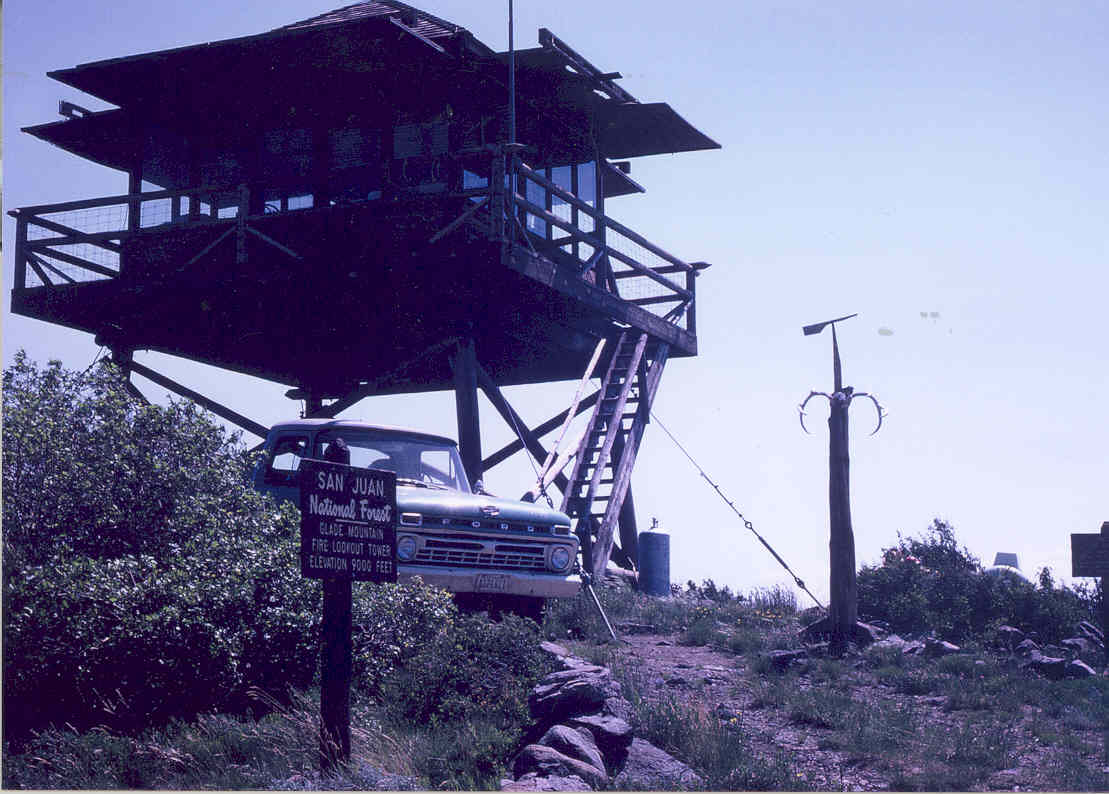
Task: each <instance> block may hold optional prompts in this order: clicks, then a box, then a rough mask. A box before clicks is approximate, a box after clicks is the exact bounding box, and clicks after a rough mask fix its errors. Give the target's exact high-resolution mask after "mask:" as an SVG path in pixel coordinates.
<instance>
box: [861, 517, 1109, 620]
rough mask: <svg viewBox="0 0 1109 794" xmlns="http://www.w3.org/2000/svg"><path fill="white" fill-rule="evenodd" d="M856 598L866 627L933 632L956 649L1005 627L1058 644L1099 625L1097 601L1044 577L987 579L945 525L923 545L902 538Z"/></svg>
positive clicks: (865, 572)
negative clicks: (1088, 623)
mask: <svg viewBox="0 0 1109 794" xmlns="http://www.w3.org/2000/svg"><path fill="white" fill-rule="evenodd" d="M858 592H859V614H860V615H861V616H862V617H863V619H869V620H882V621H885V622H886V623H888V624H889V625H890V628H891V629H893V630H894V631H899V632H906V633H916V634H923V633H926V632H930V631H934V632H935V633H936V634H937V635H939V636H942V637H944V638H947V639H950V640H953V641H956V642H957V641H960V640H965V639H967V638H968V637H973V636H981V635H983V634H988V632H989V630H990V629H991V628H993V627H996V626H998V625H1001V624H1008V625H1011V626H1015V627H1017V628H1019V629H1021V630H1022V631H1024V632H1026V633H1029V634H1033V635H1035V636H1037V637H1039V638H1040V639H1042V640H1043V641H1046V642H1056V641H1058V640H1060V639H1063V638H1064V637H1067V636H1069V635H1070V633H1071V632H1073V631H1074V630H1075V627H1076V626H1077V624H1078V623H1079V622H1081V621H1083V620H1093V619H1094V617H1093V616H1094V615H1095V614H1096V612H1095V611H1094V606H1095V601H1096V599H1097V598H1099V597H1100V596H1099V595H1098V593H1097V592H1095V591H1090V590H1086V589H1083V588H1081V587H1080V588H1077V589H1072V588H1068V587H1056V586H1055V582H1054V580H1053V579H1052V577H1051V572H1050V571H1049V570H1047V569H1044V570H1042V571H1041V572H1040V576H1039V584H1038V586H1037V585H1033V584H1031V583H1029V582H1025V581H1021V580H1018V579H1015V578H1012V577H1007V576H986V575H983V573H982V565H981V563H980V562H979V560H978V558H976V557H975V556H974V555H972V554H971V553H970V552H969V551H967V549H966V548H965V547H963V548H960V547H959V544H958V542H957V541H956V540H955V532H954V529H953V528H952V527H951V526H950V525H949V524H948V523H946V522H944V521H941V520H940V519H936V520H934V521H933V522H932V524H931V526H930V527H929V528H928V529H927V531H926V532H925V533H924V535H923V536H922V537H919V538H903V537H901V536H900V534H899V535H898V543H897V545H896V546H893V547H890V548H887V549H885V550H884V551H883V553H882V561H881V563H880V564H878V565H864V566H863V567H862V569H861V570H860V571H859V574H858Z"/></svg>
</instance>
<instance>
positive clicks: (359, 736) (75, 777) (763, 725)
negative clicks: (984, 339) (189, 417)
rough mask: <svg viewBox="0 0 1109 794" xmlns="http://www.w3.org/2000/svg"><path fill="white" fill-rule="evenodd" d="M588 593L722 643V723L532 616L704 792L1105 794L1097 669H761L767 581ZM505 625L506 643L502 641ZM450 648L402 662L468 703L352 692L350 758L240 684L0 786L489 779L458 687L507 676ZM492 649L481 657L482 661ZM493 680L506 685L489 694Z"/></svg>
mask: <svg viewBox="0 0 1109 794" xmlns="http://www.w3.org/2000/svg"><path fill="white" fill-rule="evenodd" d="M599 592H600V594H601V597H602V599H603V600H604V602H605V605H606V608H607V609H608V612H609V617H610V619H612V621H613V623H616V624H619V623H620V622H628V623H636V624H646V625H650V626H652V627H653V628H654V629H655V630H656V631H658V632H659V633H670V634H672V635H673V636H674V637H675V638H676V639H677V640H678V641H679V642H682V643H687V644H689V645H698V646H704V647H711V648H713V649H715V650H716V651H718V652H720V653H723V654H729V655H732V658H733V659H734V665H735V668H736V670H737V675H741V676H742V679H740V680H739V681H737V683H736V685H735V686H734V687H733V688H732V689H731V690H729V693H728V695H726V696H724V695H721V696H720V697H727V698H728V700H729V702H730V703H731V704H734V707H733V711H732V714H730V715H729V714H726V715H725V717H723V718H722V717H720V716H718V714H717V713H716V710H715V704H716V702H718V701H714V700H713V699H712V698H713V697H715V696H711V694H710V693H711V691H712V690H711V688H705V687H699V688H697V689H696V690H694V691H690V692H681V691H673V690H671V689H668V688H667V687H665V686H664V685H661V684H659V682H658V678H659V676H658V671H652V670H650V669H649V668H647V667H646V666H645V665H643V664H642V663H641V662H639V661H633V660H632V657H630V656H628V655H626V654H625V653H624V648H623V646H622V645H621V644H619V643H614V642H610V641H609V639H608V636H607V631H606V630H605V629H604V626H603V623H601V622H600V619H599V617H598V616H597V615H596V612H595V609H594V608H593V606H592V605H591V604H589V603H587V602H585V601H584V600H576V599H571V600H568V601H564V602H560V603H558V604H556V605H554V608H553V609H552V610H551V612H550V613H549V615H548V617H547V619H546V621H545V622H544V625H543V627H542V629H543V633H544V634H545V635H546V636H548V637H552V638H555V639H566V638H567V637H569V638H571V639H576V640H578V641H577V642H574V643H573V646H574V647H575V649H576V652H577V653H578V654H579V655H581V656H583V657H585V658H586V660H587V661H589V662H592V663H594V664H600V665H605V666H608V667H609V668H610V669H611V670H612V673H613V675H614V677H615V678H616V680H617V681H618V682H619V683H620V684H621V686H622V689H623V692H624V694H625V696H626V697H627V699H628V701H629V704H630V706H631V721H632V722H633V725H634V727H635V730H636V735H637V736H639V737H641V738H644V739H646V740H647V741H650V742H652V743H653V744H655V745H656V746H658V747H660V748H662V749H664V750H666V751H667V752H669V753H671V754H672V755H674V756H675V757H677V758H679V759H681V760H682V761H684V762H685V763H687V764H689V765H690V766H691V767H693V768H694V769H695V770H696V771H697V773H698V774H699V775H700V776H701V778H702V781H703V787H704V788H706V789H709V790H796V789H798V788H804V787H806V786H807V785H810V783H809V781H824V782H823V783H820V782H814V783H812V784H811V785H817V786H828V785H831V786H839V785H848V784H849V782H850V781H849V780H848V773H849V772H850V770H865V773H866V774H867V775H869V776H871V778H870V779H880V780H881V781H882V782H883V783H886V784H888V785H889V787H890V789H891V790H906V791H910V790H930V791H945V790H967V789H982V788H990V787H995V786H1004V787H1008V788H1011V784H1008V783H1005V782H1004V781H1005V780H1007V778H1005V776H1004V775H1003V776H1002V777H1001V778H999V779H1000V780H1002V783H1000V784H998V783H996V781H995V782H991V781H992V780H993V776H995V775H996V774H997V773H998V772H1000V771H1002V770H1007V769H1019V770H1021V772H1020V773H1019V774H1021V775H1024V777H1022V778H1021V780H1020V785H1021V787H1022V788H1031V789H1036V790H1109V777H1107V775H1106V773H1105V771H1104V770H1105V768H1106V767H1107V766H1109V679H1106V678H1104V677H1098V678H1095V679H1087V680H1077V681H1075V680H1064V681H1048V680H1046V679H1043V678H1039V677H1036V676H1035V675H1034V674H1032V673H1031V672H1029V671H1027V670H1024V669H1022V668H1020V666H1019V664H1018V663H1017V662H1016V661H1015V660H1013V659H1011V658H1009V657H1008V656H1006V655H1005V654H1004V653H1000V654H999V653H994V652H990V651H986V650H981V649H980V648H978V647H977V646H968V647H970V648H972V652H966V653H961V654H957V655H953V656H947V657H943V658H940V659H935V660H932V659H926V658H922V657H918V656H904V655H902V654H901V653H900V652H899V651H898V650H896V649H892V648H883V647H877V648H870V649H868V650H866V651H864V652H863V653H861V654H859V655H858V656H855V657H846V658H824V657H820V658H809V659H806V660H805V661H803V662H801V663H799V664H795V665H793V666H791V667H789V668H788V669H785V670H779V669H776V668H775V667H774V666H773V665H772V664H771V662H770V656H769V654H770V653H771V652H772V651H774V650H777V649H788V648H797V647H799V641H798V639H797V630H798V618H797V614H796V606H795V604H793V603H792V602H791V601H790V600H789V599H788V598H785V597H784V596H783V595H782V593H781V592H780V591H759V592H756V593H752V594H750V595H747V596H742V597H735V596H732V595H730V594H727V596H726V597H725V595H723V594H721V592H720V591H713V592H712V596H713V597H711V598H710V597H707V596H706V595H705V593H704V592H700V591H698V592H696V593H691V594H690V595H689V596H688V597H686V596H683V597H680V598H673V599H645V598H643V597H641V596H638V595H636V594H635V593H631V592H630V591H612V590H607V589H604V588H602V589H601V590H600V591H599ZM506 636H508V639H509V640H512V641H513V642H515V640H514V639H513V638H516V637H517V634H510V635H506ZM519 636H522V635H519ZM506 641H507V640H506ZM517 644H520V643H517ZM468 647H469V646H467V648H463V649H462V650H461V651H458V653H459V654H461V655H460V656H459V658H458V659H455V660H453V661H451V660H450V659H447V658H446V657H442V658H440V657H441V656H442V654H440V652H439V651H440V650H443V652H444V653H445V652H446V651H449V650H450V649H449V648H448V649H445V650H444V649H438V650H437V649H429V651H428V653H429V654H431V655H430V656H429V657H428V658H427V659H426V660H424V663H422V666H421V671H422V672H421V675H423V676H425V677H427V678H428V681H429V684H428V686H421V687H418V689H420V690H421V691H425V690H428V687H429V686H431V684H436V682H438V684H436V685H445V684H446V683H450V685H451V686H450V688H449V690H450V691H449V693H448V694H450V696H451V697H454V698H462V699H463V700H465V698H467V697H469V698H470V699H471V700H472V701H473V703H472V704H471V705H474V708H466V709H463V710H462V712H461V713H464V714H465V715H466V716H465V718H452V717H451V716H450V714H451V713H453V712H452V710H451V709H446V708H445V706H444V705H443V704H445V703H447V701H446V700H442V698H440V700H442V703H440V702H439V701H436V702H434V703H430V704H429V708H432V711H433V712H434V713H435V714H436V715H437V716H436V717H435V718H434V719H430V720H423V721H421V720H415V719H407V720H406V719H404V716H405V715H404V714H402V713H401V712H402V711H403V709H401V710H398V709H397V708H395V707H393V708H389V707H387V705H388V704H386V703H378V704H376V705H375V704H374V703H372V702H370V701H368V700H357V701H356V702H355V703H354V704H353V714H352V717H353V719H352V726H353V737H352V738H353V741H352V749H353V754H352V755H353V757H352V761H351V763H350V764H349V766H347V767H345V768H342V769H340V770H338V772H337V774H336V775H334V776H333V777H331V778H328V779H321V778H320V775H319V773H318V771H317V769H318V763H317V757H316V756H317V750H316V746H317V730H318V727H317V726H318V722H317V720H318V714H319V706H318V699H317V698H316V696H315V695H314V694H312V693H294V694H293V695H292V700H291V703H290V704H288V705H284V706H282V705H281V704H278V703H277V702H276V701H273V700H272V699H268V698H266V697H265V696H263V695H260V694H259V695H258V701H259V706H260V709H259V711H260V712H265V715H264V716H261V717H259V718H257V719H254V718H252V717H250V716H249V715H248V716H242V717H231V716H227V715H205V716H201V717H200V718H198V719H197V720H195V721H192V722H189V723H184V722H174V723H170V724H168V725H165V726H162V727H158V728H155V729H151V730H149V731H147V732H146V733H144V734H142V735H140V736H120V735H114V734H111V733H109V732H107V731H106V730H103V729H100V730H93V731H88V732H86V733H81V734H79V733H76V732H75V731H72V730H50V731H46V732H44V733H42V734H40V735H39V736H37V737H36V738H35V739H34V740H33V742H32V743H31V745H30V746H29V747H28V748H27V750H26V751H25V752H21V753H18V754H9V753H5V759H4V768H3V784H4V786H5V787H6V788H49V789H54V788H90V789H93V788H94V789H112V788H142V789H210V788H218V789H258V788H267V789H321V788H328V789H363V790H365V789H374V788H379V787H388V788H393V789H397V788H419V789H437V790H481V789H495V788H497V786H498V782H499V779H500V778H501V777H504V776H506V774H507V767H508V765H509V764H510V762H511V758H512V755H513V753H514V752H515V751H516V749H517V747H518V742H519V740H520V738H521V733H522V730H523V726H522V725H519V724H516V723H514V722H513V721H512V720H509V719H506V718H505V715H504V714H502V713H501V712H504V711H505V710H504V709H503V708H502V709H501V710H500V711H497V710H496V709H492V708H488V707H486V708H479V707H477V704H478V700H479V699H478V696H477V695H476V694H472V693H477V692H485V695H482V697H485V698H487V699H488V698H489V697H492V698H493V701H495V702H493V701H491V702H489V703H488V704H487V706H492V705H495V704H496V703H500V702H508V700H510V699H511V700H512V702H517V701H518V700H519V699H520V697H522V695H520V692H522V691H526V688H525V689H520V687H519V686H517V683H519V682H518V681H516V679H513V678H512V677H511V676H508V674H507V673H505V676H506V677H505V678H504V680H503V681H501V682H500V683H498V684H497V685H496V687H494V689H495V690H496V691H493V689H490V686H491V685H490V684H489V681H485V683H484V684H482V682H480V681H476V680H473V681H472V685H468V684H467V681H471V679H472V678H473V677H474V676H478V675H479V674H480V673H481V672H482V671H488V669H490V668H488V666H483V665H480V664H472V665H469V666H468V665H467V662H466V660H467V659H468V658H470V656H472V655H473V653H471V650H468ZM456 651H457V648H456ZM473 652H474V653H476V652H477V651H476V650H474V651H473ZM482 652H483V653H491V652H492V651H489V650H488V649H486V650H484V651H482ZM509 655H510V654H507V653H506V652H502V651H500V650H498V651H496V658H497V659H507V658H508V656H509ZM436 659H439V661H438V662H437V661H436ZM521 659H523V660H524V661H527V660H526V659H524V657H523V656H521ZM529 664H530V663H529ZM437 665H438V666H437ZM532 666H533V667H534V665H532ZM439 667H442V668H443V670H439ZM448 673H449V674H448ZM405 680H407V679H405ZM412 680H413V681H415V680H416V679H412ZM420 680H422V679H420ZM514 682H515V683H514ZM527 686H530V683H529V684H527ZM506 687H507V688H506ZM513 687H515V688H513ZM517 690H519V691H517ZM443 691H444V692H447V690H446V689H444V690H443ZM510 691H511V692H514V693H515V694H513V695H512V698H509V695H508V694H506V693H509V692H510ZM468 692H469V693H471V695H468V694H467V693H468ZM394 696H395V697H394V699H396V693H394ZM435 697H438V696H435ZM443 697H446V695H443ZM398 702H399V701H398ZM452 702H453V701H452ZM459 702H460V703H461V702H462V701H459ZM482 702H483V703H484V702H485V701H482ZM498 715H499V716H498ZM779 731H785V732H786V733H788V734H790V735H792V736H794V737H801V738H802V739H803V741H804V742H805V746H806V748H807V749H797V750H790V749H787V746H790V747H792V746H793V745H792V744H788V745H787V744H786V743H782V742H780V741H779V740H778V733H779ZM814 746H815V747H816V750H815V751H813V750H812V749H811V748H813V747H814ZM5 749H7V748H5ZM1014 774H1017V773H1014ZM1028 775H1031V776H1032V777H1031V778H1029V777H1028ZM837 781H838V782H837Z"/></svg>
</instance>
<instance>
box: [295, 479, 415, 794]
mask: <svg viewBox="0 0 1109 794" xmlns="http://www.w3.org/2000/svg"><path fill="white" fill-rule="evenodd" d="M396 513H397V476H396V474H394V473H393V472H391V471H379V470H377V469H356V468H353V467H351V466H347V465H344V464H341V463H329V462H325V461H319V460H307V459H306V460H304V461H302V462H301V466H300V516H301V517H300V570H301V574H302V575H303V576H305V577H308V578H312V579H323V622H322V626H321V632H320V665H321V666H320V768H321V769H322V770H323V771H324V772H327V771H329V770H331V769H332V768H333V767H334V766H335V765H336V764H338V763H344V762H346V761H348V760H349V759H350V678H351V664H352V656H353V642H352V639H351V609H352V593H351V583H352V582H354V581H360V582H395V581H396V580H397V565H396V557H397V554H396V552H397V541H396Z"/></svg>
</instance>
